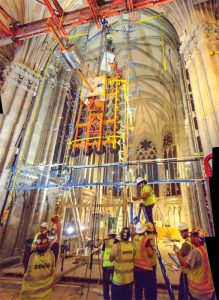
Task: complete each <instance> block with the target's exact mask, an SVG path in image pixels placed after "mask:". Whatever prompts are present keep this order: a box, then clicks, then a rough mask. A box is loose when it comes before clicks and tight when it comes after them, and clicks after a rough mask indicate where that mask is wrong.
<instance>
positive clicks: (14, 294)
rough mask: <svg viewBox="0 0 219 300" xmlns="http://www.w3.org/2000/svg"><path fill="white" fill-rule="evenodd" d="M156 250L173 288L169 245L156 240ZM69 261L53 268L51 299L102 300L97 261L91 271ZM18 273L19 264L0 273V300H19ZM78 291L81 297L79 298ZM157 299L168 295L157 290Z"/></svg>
mask: <svg viewBox="0 0 219 300" xmlns="http://www.w3.org/2000/svg"><path fill="white" fill-rule="evenodd" d="M159 249H160V252H161V254H162V258H163V261H164V263H165V266H166V270H167V274H168V277H169V279H170V282H171V284H172V285H173V286H176V285H178V282H179V273H180V271H179V269H178V268H177V267H176V264H175V263H174V262H173V260H172V259H171V258H170V257H169V256H168V252H172V245H171V243H170V242H168V241H160V242H159ZM73 260H74V259H73V258H67V259H66V260H65V261H64V270H63V271H62V272H61V260H59V261H58V263H57V268H56V282H57V283H56V284H55V286H54V291H53V298H52V300H77V299H78V300H93V299H95V300H99V299H103V297H102V286H101V284H98V280H101V278H102V270H101V266H100V265H99V264H98V260H97V258H96V259H95V260H94V263H93V266H92V270H90V269H89V265H88V264H85V265H82V264H80V265H77V264H73ZM22 274H23V266H22V265H17V266H14V267H11V268H7V269H3V270H1V271H0V299H1V300H9V299H14V300H17V299H19V293H20V287H21V283H22ZM90 279H91V280H93V281H95V283H91V284H90V285H89V284H88V281H90ZM60 280H61V281H60ZM84 281H87V282H84ZM157 281H158V284H159V285H164V279H163V275H162V272H161V270H160V267H159V264H158V269H157ZM83 282H84V283H83ZM73 284H74V285H73ZM88 287H89V288H88ZM82 290H83V294H82V295H81V291H82ZM175 293H176V292H175ZM133 299H134V297H133ZM158 299H159V300H166V299H169V296H168V293H167V291H166V290H165V289H164V290H163V289H159V291H158Z"/></svg>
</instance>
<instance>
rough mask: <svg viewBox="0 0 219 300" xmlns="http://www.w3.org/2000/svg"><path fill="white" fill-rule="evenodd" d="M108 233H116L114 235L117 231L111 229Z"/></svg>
mask: <svg viewBox="0 0 219 300" xmlns="http://www.w3.org/2000/svg"><path fill="white" fill-rule="evenodd" d="M108 234H114V235H116V231H115V230H114V229H110V231H109V232H108Z"/></svg>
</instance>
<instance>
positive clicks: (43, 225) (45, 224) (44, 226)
mask: <svg viewBox="0 0 219 300" xmlns="http://www.w3.org/2000/svg"><path fill="white" fill-rule="evenodd" d="M40 227H43V228H48V223H47V222H43V223H42V224H40Z"/></svg>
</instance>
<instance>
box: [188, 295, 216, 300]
mask: <svg viewBox="0 0 219 300" xmlns="http://www.w3.org/2000/svg"><path fill="white" fill-rule="evenodd" d="M199 299H200V298H199ZM199 299H197V298H194V297H193V296H192V295H191V294H190V293H189V300H199ZM201 299H202V300H205V299H209V297H206V296H204V295H203V296H202V298H201ZM210 300H217V298H216V295H215V293H212V296H211V298H210Z"/></svg>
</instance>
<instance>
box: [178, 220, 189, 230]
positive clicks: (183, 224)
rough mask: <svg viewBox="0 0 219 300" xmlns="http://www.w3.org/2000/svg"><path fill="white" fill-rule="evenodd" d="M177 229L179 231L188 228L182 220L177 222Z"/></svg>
mask: <svg viewBox="0 0 219 300" xmlns="http://www.w3.org/2000/svg"><path fill="white" fill-rule="evenodd" d="M178 229H179V231H182V230H186V229H189V226H188V225H187V224H186V223H185V222H182V223H180V224H179V226H178Z"/></svg>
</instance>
